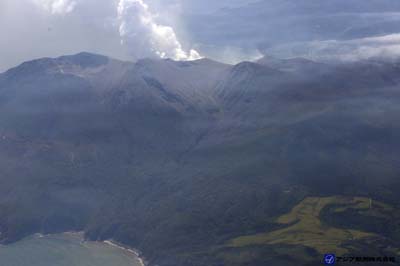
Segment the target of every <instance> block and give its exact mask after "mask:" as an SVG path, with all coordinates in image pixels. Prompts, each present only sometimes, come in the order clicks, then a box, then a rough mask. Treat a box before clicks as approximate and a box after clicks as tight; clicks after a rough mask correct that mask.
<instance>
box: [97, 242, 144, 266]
mask: <svg viewBox="0 0 400 266" xmlns="http://www.w3.org/2000/svg"><path fill="white" fill-rule="evenodd" d="M102 243H104V244H106V245H109V246H112V247H115V248H119V249H122V250H124V251H126V252H129V253H132V254H134V255H135V256H136V257H137V259H138V261H139V263H140V265H141V266H147V265H146V262H145V258H144V257H142V256H141V254H140V251H138V250H137V249H134V248H131V247H128V246H126V245H123V244H121V243H119V242H117V241H115V240H112V239H109V240H104V241H103V242H102Z"/></svg>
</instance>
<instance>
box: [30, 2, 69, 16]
mask: <svg viewBox="0 0 400 266" xmlns="http://www.w3.org/2000/svg"><path fill="white" fill-rule="evenodd" d="M33 2H34V3H35V4H36V5H38V6H39V7H41V8H43V9H44V10H46V11H47V12H50V13H51V14H54V15H56V14H58V15H63V14H67V13H69V12H72V11H73V10H74V8H75V6H76V1H74V0H33Z"/></svg>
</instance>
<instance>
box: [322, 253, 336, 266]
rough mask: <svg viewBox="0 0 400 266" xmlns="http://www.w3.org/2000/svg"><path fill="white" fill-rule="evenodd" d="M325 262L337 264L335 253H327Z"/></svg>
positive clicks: (326, 263)
mask: <svg viewBox="0 0 400 266" xmlns="http://www.w3.org/2000/svg"><path fill="white" fill-rule="evenodd" d="M324 263H325V265H335V263H336V256H335V254H325V256H324Z"/></svg>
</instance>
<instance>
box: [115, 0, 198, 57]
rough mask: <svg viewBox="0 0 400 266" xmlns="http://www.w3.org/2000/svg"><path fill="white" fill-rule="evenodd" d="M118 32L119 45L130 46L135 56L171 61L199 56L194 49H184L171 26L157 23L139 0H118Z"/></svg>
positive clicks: (146, 6)
mask: <svg viewBox="0 0 400 266" xmlns="http://www.w3.org/2000/svg"><path fill="white" fill-rule="evenodd" d="M118 19H119V23H120V27H119V32H120V36H121V41H122V43H123V44H125V45H128V46H131V47H132V49H134V51H135V52H134V54H135V56H137V57H149V56H150V57H152V56H153V57H154V56H157V57H161V58H171V59H174V60H196V59H199V58H201V56H200V54H199V53H198V52H197V51H196V50H193V49H192V50H190V51H188V52H186V51H184V49H183V47H182V44H181V43H180V42H179V40H178V38H177V36H176V33H175V31H174V29H173V28H172V27H169V26H165V25H160V24H158V23H157V22H156V21H155V15H154V14H152V12H151V11H150V9H149V6H148V5H147V4H146V3H145V2H144V1H143V0H120V1H119V4H118Z"/></svg>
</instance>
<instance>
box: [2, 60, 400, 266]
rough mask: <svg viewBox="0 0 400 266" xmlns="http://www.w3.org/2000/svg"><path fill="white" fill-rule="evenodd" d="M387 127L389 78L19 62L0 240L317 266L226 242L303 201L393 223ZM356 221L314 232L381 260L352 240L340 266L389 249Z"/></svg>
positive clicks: (380, 68) (399, 178)
mask: <svg viewBox="0 0 400 266" xmlns="http://www.w3.org/2000/svg"><path fill="white" fill-rule="evenodd" d="M399 113H400V62H385V61H379V60H370V61H362V62H354V63H346V64H326V63H317V62H312V61H308V60H305V59H300V58H297V59H289V60H278V59H272V58H268V57H265V58H263V59H261V60H260V61H258V62H243V63H240V64H237V65H234V66H232V65H225V64H222V63H218V62H214V61H212V60H208V59H201V60H197V61H190V62H176V61H172V60H153V59H143V60H139V61H137V62H135V63H131V62H122V61H118V60H114V59H110V58H107V57H104V56H100V55H94V54H89V53H81V54H77V55H73V56H63V57H59V58H55V59H50V58H44V59H38V60H35V61H31V62H26V63H23V64H22V65H20V66H18V67H16V68H13V69H10V70H9V71H7V72H5V73H3V74H0V232H1V234H0V239H1V241H2V243H11V242H14V241H17V240H19V239H21V238H23V237H25V236H28V235H30V234H32V233H36V232H41V233H57V232H64V231H84V232H85V235H86V237H87V238H88V239H91V240H105V239H115V240H117V241H119V242H121V243H123V244H126V245H129V246H132V247H135V248H138V249H139V250H141V251H142V252H143V255H144V257H146V259H147V261H148V262H149V264H150V265H160V266H172V265H174V266H181V265H182V266H183V265H185V266H200V265H210V266H211V265H215V266H217V265H232V266H236V265H237V266H239V265H240V266H244V265H294V263H296V265H319V263H320V254H319V252H320V250H319V249H318V248H313V247H312V246H310V245H307V244H306V243H305V244H304V245H303V244H302V243H297V244H296V245H294V244H293V243H291V242H290V241H289V242H287V243H279V244H274V243H260V242H258V243H257V244H254V245H248V246H246V245H243V242H237V241H236V242H235V241H234V242H232V239H237V238H238V237H241V236H246V235H256V234H259V233H264V232H271V231H273V230H276V229H277V228H279V227H282V225H281V224H279V223H277V222H276V219H277V218H278V217H280V216H282V215H284V214H285V213H289V212H290V211H291V209H292V208H293V207H294V206H296V205H297V204H300V203H301V202H303V200H305V199H307V198H308V197H313V198H312V199H313V201H311V200H310V201H309V202H312V204H314V201H315V200H314V199H315V198H324V197H338V198H340V202H339V203H337V204H344V203H343V202H346V201H345V200H343V199H342V198H341V197H345V198H346V197H361V198H371V199H373V200H374V201H377V202H378V201H379V202H381V203H380V204H382V205H379V206H391V207H390V208H392V209H393V210H394V211H392V212H391V213H392V214H387V215H397V214H393V213H395V212H396V211H397V210H398V207H399V204H400V194H399V193H398V191H399V189H400V139H399V136H400V116H399ZM333 199H335V198H333ZM305 202H306V203H307V202H308V201H305ZM310 204H311V203H310ZM332 204H333V203H332ZM351 204H355V203H354V202H353V201H352V203H351ZM384 204H385V205H384ZM299 206H303V205H299ZM332 206H333V205H330V206H328V207H326V208H325V209H324V210H321V213H322V214H323V215H321V216H320V217H321V222H324V221H322V220H323V219H325V220H327V219H328V220H329V219H330V218H329V217H333V216H335V215H336V214H337V213H336V212H335V213H336V214H331V215H327V214H328V213H329V210H331V209H332V208H333V207H332ZM304 208H305V207H304ZM382 208H383V207H382ZM387 208H389V207H387ZM355 210H356V209H354V208H350V209H349V212H353V214H352V215H349V216H346V215H342V216H338V215H336V216H337V217H336V216H335V217H334V218H335V219H333V218H332V219H331V220H330V221H325V222H326V224H327V226H328V225H332V223H334V225H335V226H336V227H338V228H345V227H346V226H348V227H349V228H352V229H358V230H363V231H368V232H370V231H371V230H372V231H373V232H374V234H375V235H380V239H379V240H380V241H381V243H383V244H381V245H376V241H375V242H373V243H372V242H371V241H369V240H368V237H367V238H366V240H363V239H355V240H354V241H353V242H356V243H353V242H351V243H350V244H354V245H353V246H352V248H351V249H350V250H351V251H352V252H353V254H354V253H355V252H362V251H363V250H367V248H368V250H372V251H374V252H377V253H379V252H381V251H382V250H384V247H386V246H389V244H385V243H390V246H400V245H399V242H400V233H399V232H397V231H396V230H397V229H396V228H399V227H398V225H396V224H392V225H391V226H386V227H385V226H383V227H382V225H383V224H385V225H388V224H390V223H395V220H394V219H388V216H385V217H386V218H384V219H383V218H382V219H381V220H379V219H378V218H376V219H375V220H373V222H374V224H373V225H371V224H367V225H365V226H364V227H363V228H355V227H357V226H362V225H360V223H356V222H352V221H353V220H356V218H354V217H355V214H354V212H355ZM382 212H383V209H382ZM359 215H361V216H363V215H364V216H365V215H366V214H365V213H360V214H359ZM382 215H383V214H382V213H381V216H382ZM385 215H386V214H385ZM313 217H314V216H313ZM346 217H349V219H350V218H351V219H350V220H349V221H346ZM396 217H400V216H396ZM313 219H314V218H313ZM315 219H316V218H315ZM352 219H353V220H352ZM359 220H363V219H362V217H361V218H360V219H359ZM368 221H369V220H368ZM371 221H372V219H371ZM325 222H324V223H325ZM347 222H348V223H347ZM364 223H368V222H367V221H366V220H365V219H364ZM346 224H347V225H346ZM379 224H380V225H381V227H379V228H381V231H379V230H375V229H376V228H377V227H376V225H379ZM332 226H333V225H332ZM371 228H372V229H371ZM336 230H339V229H336ZM385 230H386V231H385ZM388 230H389V231H388ZM390 230H391V231H390ZM371 235H372V234H371ZM239 239H240V238H239ZM246 239H247V240H246V241H248V238H246ZM327 241H329V239H327ZM229 243H239V244H238V245H236V246H234V245H231V244H229ZM345 244H346V243H345ZM345 244H343V245H345ZM346 245H349V243H347V244H346ZM399 250H400V249H399ZM387 252H389V251H387ZM390 252H392V251H390ZM299 254H301V255H299ZM306 255H307V256H308V257H310V258H311V259H307V256H306Z"/></svg>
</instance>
